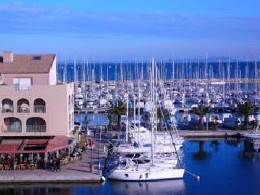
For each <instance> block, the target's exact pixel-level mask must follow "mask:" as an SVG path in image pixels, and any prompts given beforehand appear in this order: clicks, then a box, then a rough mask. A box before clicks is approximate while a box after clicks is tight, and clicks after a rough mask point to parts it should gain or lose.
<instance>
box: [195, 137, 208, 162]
mask: <svg viewBox="0 0 260 195" xmlns="http://www.w3.org/2000/svg"><path fill="white" fill-rule="evenodd" d="M204 144H205V141H204V140H200V141H199V150H198V151H197V152H195V153H194V154H193V155H192V158H193V159H194V160H197V161H203V160H208V159H209V158H210V156H211V154H210V152H207V151H205V150H204Z"/></svg>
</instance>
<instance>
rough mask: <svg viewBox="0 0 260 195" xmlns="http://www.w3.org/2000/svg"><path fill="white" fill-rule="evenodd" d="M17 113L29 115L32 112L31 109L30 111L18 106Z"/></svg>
mask: <svg viewBox="0 0 260 195" xmlns="http://www.w3.org/2000/svg"><path fill="white" fill-rule="evenodd" d="M17 112H20V113H29V112H30V109H29V108H28V107H23V106H18V108H17Z"/></svg>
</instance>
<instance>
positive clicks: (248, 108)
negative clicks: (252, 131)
mask: <svg viewBox="0 0 260 195" xmlns="http://www.w3.org/2000/svg"><path fill="white" fill-rule="evenodd" d="M254 110H255V105H254V104H253V103H252V102H250V101H245V102H243V103H240V104H238V114H240V115H242V116H244V127H245V129H248V125H249V116H250V115H252V114H254Z"/></svg>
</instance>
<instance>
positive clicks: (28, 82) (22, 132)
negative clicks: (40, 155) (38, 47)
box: [0, 52, 74, 153]
mask: <svg viewBox="0 0 260 195" xmlns="http://www.w3.org/2000/svg"><path fill="white" fill-rule="evenodd" d="M73 93H74V84H73V83H68V84H67V83H64V84H59V83H57V73H56V55H54V54H40V55H38V54H37V55H35V54H32V55H16V54H13V53H12V52H4V53H3V55H2V56H0V137H1V138H2V140H3V139H6V138H8V139H10V137H11V138H15V139H17V140H18V139H19V140H22V139H25V138H26V139H31V138H34V137H35V138H37V139H39V138H43V137H44V138H46V137H47V138H51V137H55V138H56V139H57V137H63V138H62V140H64V137H67V138H69V137H72V136H73V133H74V97H73ZM17 140H16V141H17ZM2 142H3V141H2ZM1 144H3V143H1ZM23 144H24V143H23ZM18 145H19V144H18ZM24 145H26V144H24ZM65 145H66V144H65ZM63 146H64V144H63ZM18 147H20V148H21V146H17V149H18ZM0 148H1V147H0ZM46 148H48V147H46ZM2 152H3V151H0V153H2Z"/></svg>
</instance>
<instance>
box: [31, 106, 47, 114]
mask: <svg viewBox="0 0 260 195" xmlns="http://www.w3.org/2000/svg"><path fill="white" fill-rule="evenodd" d="M33 111H34V112H36V113H46V106H45V105H34V106H33Z"/></svg>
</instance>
